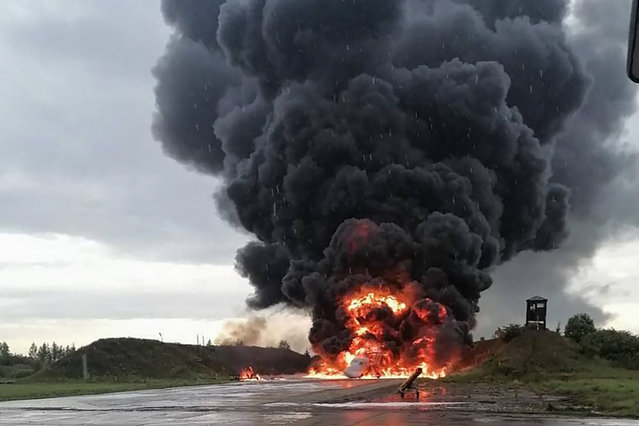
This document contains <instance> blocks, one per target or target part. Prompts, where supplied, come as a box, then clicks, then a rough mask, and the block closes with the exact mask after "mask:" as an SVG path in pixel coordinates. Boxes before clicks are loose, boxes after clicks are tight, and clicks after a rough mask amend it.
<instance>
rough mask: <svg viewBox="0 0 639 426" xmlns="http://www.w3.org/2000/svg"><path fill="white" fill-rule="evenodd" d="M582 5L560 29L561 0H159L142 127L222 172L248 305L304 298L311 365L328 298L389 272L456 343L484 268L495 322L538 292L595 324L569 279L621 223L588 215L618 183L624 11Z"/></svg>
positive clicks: (222, 199) (331, 324) (329, 323)
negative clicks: (573, 28) (159, 47)
mask: <svg viewBox="0 0 639 426" xmlns="http://www.w3.org/2000/svg"><path fill="white" fill-rule="evenodd" d="M595 3H597V2H596V1H585V0H584V1H580V2H577V3H576V5H575V8H574V13H575V17H576V19H577V22H578V23H580V25H582V26H583V30H582V31H581V32H579V33H577V34H570V35H567V34H566V27H565V24H564V23H563V21H564V19H565V17H566V14H567V11H568V9H567V2H566V1H561V0H552V1H551V0H547V1H536V2H530V1H523V0H522V1H505V0H502V1H500V0H494V1H485V2H471V1H462V0H407V1H404V2H389V1H387V0H383V1H382V0H380V1H376V0H375V1H374V0H369V1H366V2H364V1H356V0H351V1H319V0H304V1H300V0H295V1H292V0H280V1H273V0H271V1H268V0H246V1H236V2H223V1H207V2H204V1H197V2H196V1H188V2H186V1H172V0H164V1H163V2H162V10H163V12H164V16H165V19H166V21H167V23H168V24H170V25H172V26H173V27H174V29H175V34H174V35H173V37H172V38H171V40H170V41H169V43H168V45H167V51H166V53H165V55H164V56H163V57H162V58H161V59H160V61H159V62H158V65H157V67H156V68H155V70H154V74H155V76H156V78H157V79H158V86H157V88H156V98H157V106H158V112H157V115H156V117H155V120H154V129H153V130H154V134H155V135H156V137H157V138H158V139H159V140H160V141H161V142H162V145H163V148H164V150H165V152H166V153H167V154H169V155H170V156H172V157H174V158H176V159H178V160H179V161H182V162H184V163H186V164H188V165H190V166H192V167H195V168H197V169H198V170H200V171H202V172H205V173H209V174H212V175H217V176H221V177H222V179H223V180H224V182H225V188H224V189H223V190H222V191H221V192H220V193H219V194H218V195H217V199H218V206H219V208H220V210H221V211H222V213H223V215H224V216H225V217H226V218H228V219H229V220H231V221H233V223H234V224H235V225H236V226H240V227H243V228H245V229H246V230H248V231H249V232H251V233H252V234H254V235H255V237H256V239H257V240H258V241H257V242H254V243H250V244H249V245H247V246H246V247H245V248H243V249H242V250H240V251H239V252H238V256H237V261H238V269H239V271H240V272H241V273H242V274H243V275H245V276H247V277H248V278H249V279H250V281H251V284H252V285H253V286H254V287H255V294H254V295H253V296H252V297H251V298H250V299H249V300H248V303H249V305H250V306H251V307H254V308H265V307H268V306H271V305H273V304H277V303H281V302H284V303H289V304H292V305H295V306H301V307H306V308H309V309H310V310H311V311H312V314H313V319H314V326H313V329H312V331H311V342H312V343H313V344H315V345H319V346H321V347H322V348H323V349H324V350H325V351H326V352H327V353H335V352H336V351H337V350H338V349H339V348H344V345H345V344H346V343H345V342H348V340H349V338H351V336H349V335H348V333H345V330H344V328H343V324H341V322H340V320H339V312H338V310H337V309H336V307H335V302H336V300H337V299H338V298H339V297H340V295H341V294H343V293H344V292H346V291H349V290H350V289H352V288H353V287H354V286H356V285H358V283H361V282H362V281H366V282H370V283H373V284H374V285H378V286H388V285H393V284H395V285H396V284H397V282H396V281H395V280H397V279H398V277H400V276H401V277H400V278H402V279H406V280H408V281H413V282H415V283H418V285H419V288H420V292H421V293H420V296H421V297H424V298H426V297H428V298H429V299H431V300H433V301H434V303H435V304H437V303H441V304H443V305H444V306H446V308H447V309H448V310H449V314H450V318H449V320H447V322H446V324H437V326H438V327H441V329H442V330H447V331H446V332H448V331H450V330H451V329H452V330H453V331H454V332H455V333H460V334H461V335H462V336H465V335H466V334H467V333H468V331H469V329H471V328H473V327H474V325H475V313H476V310H477V308H478V302H479V297H480V293H481V292H482V291H484V290H486V289H488V288H489V287H490V285H491V278H490V276H489V272H491V271H493V270H494V277H495V279H496V282H497V285H496V286H494V288H493V289H491V290H488V292H486V293H485V294H486V295H487V296H488V297H485V298H483V299H482V306H488V307H490V309H489V310H488V311H489V312H490V313H491V315H492V314H493V313H494V312H498V313H503V314H504V315H505V316H506V315H508V316H510V317H512V315H510V312H512V311H520V310H521V305H522V303H523V302H522V299H523V298H525V297H528V296H532V295H533V294H534V293H542V294H543V295H545V296H547V297H549V298H550V299H551V306H553V305H554V306H562V310H563V312H566V314H569V313H572V312H574V311H577V310H580V311H581V310H588V311H590V312H592V313H594V314H596V316H598V317H599V318H601V316H602V313H601V312H600V311H598V310H597V309H596V308H595V307H590V306H587V305H586V303H585V302H584V301H583V300H580V299H575V298H571V297H569V296H567V295H566V294H565V292H564V289H565V284H566V280H567V278H568V277H569V275H570V274H571V273H572V272H573V270H574V268H575V267H577V266H578V265H579V264H580V262H581V261H582V260H583V259H587V258H588V257H589V256H590V255H591V254H592V253H593V251H594V250H595V249H596V247H597V246H598V245H599V244H600V243H601V241H602V240H603V239H604V238H605V237H606V236H607V235H609V234H610V232H612V231H614V227H613V226H611V225H613V224H618V219H619V218H621V217H623V218H626V223H632V222H631V220H632V216H631V215H627V214H624V213H623V212H620V211H614V210H613V211H609V210H606V209H602V208H600V204H601V200H603V199H611V198H612V199H614V198H615V194H616V193H619V194H622V192H617V188H621V186H619V185H617V183H618V182H620V181H622V180H624V179H625V180H627V179H631V178H632V177H633V175H632V174H631V173H632V171H633V170H634V164H635V161H634V158H633V157H632V156H628V155H625V154H623V153H622V152H620V147H619V146H618V145H617V144H616V143H615V142H616V140H615V139H616V137H618V136H619V134H620V131H621V129H622V127H623V121H624V119H625V118H626V117H627V116H629V115H630V114H631V113H632V112H634V108H635V105H634V96H635V92H634V91H633V90H632V89H631V87H630V85H629V84H628V83H627V82H626V81H625V79H624V77H623V76H624V73H623V64H624V59H623V54H624V52H623V40H622V39H621V35H622V34H623V32H620V31H618V30H614V31H611V28H613V26H614V25H619V22H623V23H624V24H623V25H626V23H625V22H626V20H625V18H624V17H625V15H624V11H626V10H628V9H627V8H628V2H627V1H626V0H619V1H616V2H611V3H614V5H608V6H607V7H606V13H605V14H604V15H600V14H597V15H595V12H594V9H596V8H597V7H601V6H597V5H595ZM595 16H597V19H595V18H594V17H595ZM602 19H603V21H602ZM613 21H614V25H613ZM214 34H216V37H214ZM624 194H625V192H624ZM631 207H632V206H631V205H629V206H627V208H631ZM349 219H360V220H349ZM369 220H370V221H369ZM567 221H568V222H569V226H566V223H567ZM568 231H572V233H571V234H570V235H571V236H570V237H569V239H568V241H567V243H566V244H565V245H564V246H563V247H562V248H559V249H558V247H560V245H561V243H562V242H563V241H564V239H565V238H566V237H567V235H569V233H568ZM547 250H553V251H552V252H548V253H546V252H545V251H547ZM540 251H543V252H544V253H538V252H540ZM522 252H523V253H522ZM520 253H521V254H520ZM513 257H514V260H513V261H511V262H509V263H504V262H505V261H507V260H509V259H512V258H513ZM495 268H496V269H495ZM404 274H405V275H404ZM424 300H427V299H424ZM422 305H424V306H425V305H427V306H425V309H433V307H432V306H431V304H430V302H428V303H425V304H422ZM497 306H498V307H499V308H498V309H497V308H496V307H497ZM509 306H512V308H509ZM509 311H510V312H509ZM480 315H481V314H480ZM416 316H419V315H413V316H411V318H407V319H406V321H405V325H403V326H402V327H403V328H402V330H403V332H404V333H405V334H406V336H407V337H410V338H411V339H412V338H414V337H415V333H416V332H417V331H416V330H417V329H418V328H419V324H420V323H419V321H418V320H417V319H416ZM420 318H421V316H420ZM480 319H482V320H483V319H484V317H482V316H480ZM498 320H499V319H498V318H497V317H496V316H493V317H492V318H486V321H485V324H493V325H494V324H495V322H496V321H498ZM389 327H391V328H393V327H392V326H391V325H390V324H389ZM335 336H337V337H335ZM396 340H397V339H396ZM399 340H402V339H399ZM393 343H394V344H396V345H399V346H401V341H395V342H393ZM347 346H348V344H346V347H347Z"/></svg>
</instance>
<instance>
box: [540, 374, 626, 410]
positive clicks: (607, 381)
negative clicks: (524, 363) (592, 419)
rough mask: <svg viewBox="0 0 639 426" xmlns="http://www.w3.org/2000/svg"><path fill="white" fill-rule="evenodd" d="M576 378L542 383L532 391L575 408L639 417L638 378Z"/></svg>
mask: <svg viewBox="0 0 639 426" xmlns="http://www.w3.org/2000/svg"><path fill="white" fill-rule="evenodd" d="M637 376H638V375H637V374H636V373H634V374H627V377H608V378H576V379H569V380H552V379H550V380H546V381H543V382H540V383H538V384H535V385H534V386H533V388H534V389H535V390H537V391H542V392H545V393H549V394H557V395H565V396H569V397H571V398H573V399H574V401H573V402H574V405H575V406H583V407H584V409H585V410H587V411H594V412H599V413H605V414H607V415H615V416H624V417H639V377H637Z"/></svg>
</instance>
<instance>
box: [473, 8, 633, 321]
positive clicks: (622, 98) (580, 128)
mask: <svg viewBox="0 0 639 426" xmlns="http://www.w3.org/2000/svg"><path fill="white" fill-rule="evenodd" d="M630 3H631V2H630V0H616V1H609V2H601V1H597V0H578V1H576V2H575V4H574V7H573V9H574V17H575V18H576V19H575V20H576V24H577V29H576V30H575V33H574V34H572V35H571V37H570V40H569V41H570V43H571V46H572V48H573V50H574V51H575V52H576V54H577V55H578V56H579V58H580V59H581V61H582V63H583V67H584V69H585V71H586V73H587V75H588V76H589V80H590V82H591V83H590V86H589V90H588V93H587V95H586V99H585V102H584V104H583V106H582V107H581V108H580V109H579V110H578V111H577V112H576V114H575V115H574V117H573V118H572V119H571V120H570V121H569V123H568V126H567V128H566V131H565V132H564V133H563V135H562V136H561V137H560V138H559V139H558V141H557V143H556V146H555V155H554V158H553V173H554V176H553V178H552V180H553V181H556V182H560V183H562V184H564V185H566V186H568V187H569V188H570V189H571V197H570V203H571V215H570V226H569V228H570V231H571V232H570V237H569V239H568V240H567V241H566V243H565V244H563V246H562V247H560V248H559V249H558V250H556V251H553V252H552V253H543V254H533V253H526V254H524V255H522V256H519V257H518V258H517V259H515V260H514V261H513V262H510V263H508V264H504V265H503V266H501V267H499V268H498V269H497V270H496V272H495V274H493V277H494V279H495V285H494V286H493V288H492V289H491V290H490V291H489V292H488V293H487V297H485V298H484V301H485V302H486V303H485V305H484V307H485V308H486V312H490V314H485V315H480V326H482V325H483V326H484V327H483V328H482V333H483V334H488V333H490V332H492V330H494V328H495V327H496V325H498V324H502V323H504V322H506V321H512V319H513V318H515V319H517V318H521V317H522V314H521V312H522V311H523V307H522V305H523V303H522V302H521V301H522V300H523V299H524V298H527V297H530V296H533V295H534V294H533V293H540V294H543V295H546V296H547V297H548V298H549V299H550V311H549V312H550V321H551V323H552V324H556V323H562V324H565V323H566V320H567V318H568V317H569V316H570V315H572V314H574V313H577V312H588V313H590V314H591V315H593V317H595V319H596V320H597V322H599V323H602V322H603V321H605V319H606V318H607V316H606V314H605V313H604V312H603V311H602V310H601V308H600V307H597V306H591V305H588V304H587V303H586V302H585V301H584V300H583V299H581V298H580V297H579V296H578V295H569V294H566V293H565V292H564V289H565V286H566V283H567V282H568V281H569V280H570V278H571V277H572V276H574V275H575V273H576V272H577V270H578V268H579V267H580V266H583V265H585V264H587V262H588V260H589V259H590V258H591V257H592V256H593V254H594V253H595V251H596V250H597V248H598V247H600V246H601V244H602V243H603V242H605V241H606V240H607V239H609V238H611V237H612V236H614V235H615V234H616V233H617V232H619V231H620V230H622V229H625V228H624V227H626V226H633V227H634V226H637V225H639V220H638V216H637V214H636V212H637V211H639V205H637V202H636V200H638V199H639V194H637V188H639V185H638V184H639V182H638V181H637V164H638V163H637V158H636V152H635V151H634V150H631V149H630V148H629V147H627V146H625V145H624V144H622V143H620V140H621V141H622V140H623V139H620V135H621V133H622V131H623V128H624V123H625V121H626V119H627V118H628V117H630V116H631V115H632V114H633V113H635V111H636V90H635V89H634V87H633V86H632V83H630V82H629V81H628V79H626V78H624V77H625V63H626V62H625V55H626V50H625V49H626V43H627V37H628V33H627V22H628V20H629V11H630ZM602 284H604V283H602ZM596 298H598V296H596Z"/></svg>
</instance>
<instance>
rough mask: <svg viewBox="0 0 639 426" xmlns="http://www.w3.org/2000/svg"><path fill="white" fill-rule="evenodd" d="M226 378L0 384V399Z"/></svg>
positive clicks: (49, 396)
mask: <svg viewBox="0 0 639 426" xmlns="http://www.w3.org/2000/svg"><path fill="white" fill-rule="evenodd" d="M224 382H226V380H221V379H219V380H213V379H211V380H196V381H194V380H184V379H163V380H149V381H139V382H106V381H105V382H99V381H89V382H84V381H65V382H57V383H11V384H0V401H9V400H16V399H36V398H52V397H58V396H70V395H94V394H100V393H109V392H125V391H134V390H144V389H163V388H171V387H178V386H195V385H206V384H216V383H224Z"/></svg>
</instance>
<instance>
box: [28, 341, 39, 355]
mask: <svg viewBox="0 0 639 426" xmlns="http://www.w3.org/2000/svg"><path fill="white" fill-rule="evenodd" d="M29 358H31V359H37V358H38V347H37V346H36V344H35V343H31V347H30V348H29Z"/></svg>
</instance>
